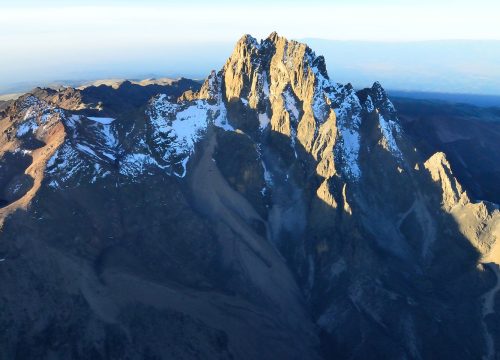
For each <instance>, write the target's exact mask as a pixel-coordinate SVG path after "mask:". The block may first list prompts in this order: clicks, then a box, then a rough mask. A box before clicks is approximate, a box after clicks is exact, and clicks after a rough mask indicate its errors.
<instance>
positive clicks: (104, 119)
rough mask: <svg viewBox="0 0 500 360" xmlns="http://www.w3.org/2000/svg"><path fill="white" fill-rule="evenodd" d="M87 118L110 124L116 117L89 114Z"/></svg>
mask: <svg viewBox="0 0 500 360" xmlns="http://www.w3.org/2000/svg"><path fill="white" fill-rule="evenodd" d="M87 119H89V120H92V121H95V122H98V123H100V124H103V125H109V124H111V123H112V122H113V121H115V119H114V118H109V117H95V116H88V117H87Z"/></svg>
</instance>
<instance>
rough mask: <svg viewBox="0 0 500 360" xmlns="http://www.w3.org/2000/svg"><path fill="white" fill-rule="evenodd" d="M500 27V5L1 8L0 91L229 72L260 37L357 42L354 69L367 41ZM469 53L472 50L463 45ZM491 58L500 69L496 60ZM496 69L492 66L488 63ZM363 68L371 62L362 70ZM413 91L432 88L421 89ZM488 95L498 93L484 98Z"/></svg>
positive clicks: (314, 0) (40, 4)
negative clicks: (228, 64)
mask: <svg viewBox="0 0 500 360" xmlns="http://www.w3.org/2000/svg"><path fill="white" fill-rule="evenodd" d="M498 24H500V1H498V0H475V1H463V0H454V1H452V0H434V1H431V0H421V1H413V0H411V1H403V0H399V1H396V0H377V1H369V0H349V1H348V0H340V1H319V0H310V1H293V0H288V1H284V0H278V1H270V0H267V1H263V0H254V1H228V0H212V1H209V2H208V1H200V0H191V1H169V0H164V1H159V0H143V1H130V0H121V1H118V0H116V1H114V0H108V1H105V0H101V1H96V0H87V1H82V0H72V1H68V0H65V1H63V0H48V1H43V0H37V1H35V0H16V1H14V0H10V1H7V0H0V92H5V91H8V90H10V89H15V88H16V86H18V85H19V84H23V83H32V82H49V81H53V80H74V79H90V78H103V77H104V78H110V77H136V78H137V77H149V76H173V77H177V76H186V77H197V78H202V77H204V76H205V75H206V74H207V73H208V72H209V71H210V70H211V69H217V68H220V67H221V66H222V64H223V63H224V61H225V60H226V58H227V57H228V56H229V54H230V52H231V49H232V47H233V45H234V43H235V42H236V41H237V40H238V39H239V38H240V37H241V36H242V35H243V34H246V33H250V34H252V35H253V36H254V37H256V38H258V39H260V38H265V37H267V36H268V35H269V34H270V33H271V32H272V31H277V32H278V33H279V34H280V35H283V36H286V37H288V38H291V39H298V40H302V39H322V40H332V42H331V43H332V44H334V45H330V47H328V46H326V45H325V43H324V42H323V43H321V44H322V46H323V47H322V48H321V50H322V51H324V52H328V53H331V52H332V51H334V50H335V49H338V48H336V47H335V46H338V44H339V41H341V42H349V43H353V44H359V45H360V47H359V51H357V52H356V54H355V55H356V56H357V59H354V58H352V59H351V58H348V57H347V58H345V57H344V62H345V63H346V66H349V64H355V63H356V62H358V63H359V62H360V61H359V57H360V56H361V57H366V58H367V59H369V58H370V56H372V55H373V54H369V53H363V51H367V50H364V49H366V46H361V45H362V44H364V43H365V42H371V43H380V42H383V43H392V44H397V43H407V42H422V41H437V40H469V41H470V40H499V41H500V26H499V25H498ZM335 44H337V45H335ZM463 44H470V42H469V43H467V42H463ZM491 44H494V43H493V42H492V43H491ZM332 46H333V47H332ZM316 50H317V49H316ZM396 50H397V49H396ZM396 50H394V51H396ZM371 51H374V52H377V51H378V50H377V49H375V50H373V49H372V50H371ZM386 51H387V50H386ZM463 52H464V53H465V52H470V48H467V46H465V47H463ZM333 54H334V55H335V52H334V53H333ZM337 55H338V56H341V54H337ZM351 55H353V54H352V53H351ZM387 55H388V56H389V55H390V53H388V54H387ZM469 55H470V54H469ZM472 55H473V56H472V60H470V61H471V62H470V63H469V64H465V65H464V64H461V66H462V68H463V70H462V73H464V75H467V67H469V68H470V69H472V70H473V72H474V71H476V70H477V67H478V66H477V64H475V63H474V61H473V59H474V55H477V57H478V58H481V57H482V56H483V55H484V51H483V52H479V53H477V54H472ZM423 56H431V57H432V56H433V55H432V53H431V52H428V53H425V54H424V53H423ZM488 56H489V57H488ZM488 56H487V57H488V59H489V58H490V57H491V54H489V55H488ZM494 56H496V55H494ZM376 57H377V56H376ZM389 57H392V56H389ZM469 57H471V56H469ZM326 60H327V64H328V62H329V59H328V57H327V59H326ZM440 60H443V59H442V55H441V59H439V58H437V57H436V62H439V61H440ZM451 60H456V59H451ZM493 60H498V61H497V64H500V59H499V58H496V59H495V58H494V59H493ZM401 61H403V60H401ZM404 61H407V62H408V60H407V59H406V60H404ZM331 62H332V63H334V62H335V61H331ZM493 62H495V61H493ZM336 63H338V61H337V59H336ZM337 65H338V64H337ZM375 65H376V66H372V68H373V70H370V71H373V72H374V74H373V76H374V77H376V75H377V73H376V68H377V66H378V67H379V68H380V67H383V65H384V64H383V63H380V64H375ZM396 65H404V64H396ZM407 65H408V66H410V65H412V64H407ZM391 66H392V65H391ZM498 66H500V65H498ZM386 67H387V64H386ZM402 67H403V68H404V66H402ZM489 67H494V64H489V63H488V64H487V68H489ZM366 68H367V65H366V64H365V65H364V70H363V71H364V72H366ZM398 68H399V69H400V68H401V66H398ZM341 70H342V64H341V65H340V68H338V69H337V73H338V74H339V76H341V77H342V75H343V74H344V75H345V73H343V72H341ZM385 70H387V69H385ZM389 70H390V69H389ZM400 70H401V69H400ZM400 70H398V71H400ZM424 70H425V69H424ZM370 71H369V72H370ZM495 71H496V70H495ZM495 71H494V72H493V73H495ZM403 72H404V71H403ZM476 72H477V71H476ZM498 73H499V74H500V70H499V72H498ZM354 74H356V71H354ZM370 76H371V73H369V74H368V77H370ZM398 76H399V75H398ZM492 76H496V75H495V74H493V75H492ZM476 79H477V77H476ZM358 80H359V79H356V78H354V79H353V80H352V81H353V83H354V84H355V83H356V81H358ZM363 81H364V80H363ZM401 81H403V82H404V79H401ZM492 81H493V82H494V81H495V79H493V80H492ZM359 82H361V80H359ZM490 82H491V81H490ZM412 86H413V85H412ZM419 86H420V88H419ZM415 87H416V88H417V89H415V90H429V89H427V88H426V87H425V86H424V85H419V84H417V85H415ZM446 89H447V88H446V87H444V88H443V90H446ZM438 90H439V89H438ZM458 90H459V91H461V92H467V90H468V89H467V88H463V89H458ZM453 91H455V90H453ZM475 91H477V90H475ZM479 91H481V89H479ZM491 91H496V90H488V91H487V92H491ZM498 93H500V84H499V86H498Z"/></svg>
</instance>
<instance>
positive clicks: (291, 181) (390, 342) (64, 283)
mask: <svg viewBox="0 0 500 360" xmlns="http://www.w3.org/2000/svg"><path fill="white" fill-rule="evenodd" d="M341 55H342V54H338V56H341ZM0 111H1V112H0V118H1V120H0V130H1V131H0V193H1V195H0V222H1V224H2V225H1V226H2V229H1V233H0V282H1V284H2V285H1V290H0V308H1V309H2V310H1V311H0V331H1V332H2V336H1V337H0V355H1V356H0V357H2V358H9V359H33V358H36V359H170V358H176V359H429V358H450V359H453V358H467V359H479V358H485V359H495V358H496V356H497V351H500V332H499V331H498V326H496V325H495V324H496V323H498V321H499V320H500V317H499V315H498V314H497V312H496V308H498V306H496V298H495V295H496V292H497V290H498V289H499V288H500V286H499V285H497V284H500V283H498V282H499V281H500V278H497V276H498V275H499V273H500V272H499V270H498V264H500V247H499V241H500V225H499V224H500V211H499V209H498V205H496V204H495V203H493V202H489V201H486V200H484V201H478V200H477V199H474V198H473V196H471V195H470V194H469V192H468V191H467V189H466V188H464V187H463V185H462V184H461V183H460V179H457V178H456V176H455V175H454V172H453V168H452V165H450V162H449V161H448V159H447V155H446V154H445V153H443V152H436V153H432V154H429V149H430V148H431V147H429V146H427V147H426V149H425V151H422V150H420V149H419V147H418V144H420V143H421V142H420V140H419V139H417V138H416V136H417V135H418V136H425V134H423V135H422V134H421V132H420V133H419V132H418V131H416V130H415V129H416V128H415V125H412V127H411V131H407V130H405V129H406V126H407V124H406V123H404V122H402V121H401V120H400V118H399V115H398V110H397V109H396V108H395V107H394V105H393V103H392V102H391V100H390V99H389V98H388V96H387V94H386V92H385V91H384V89H383V88H382V86H381V84H379V83H378V82H376V83H374V85H373V86H372V87H371V88H367V89H363V90H356V89H354V88H353V87H352V86H351V85H350V84H347V85H343V84H338V83H336V82H334V81H333V80H332V79H331V78H330V77H329V75H328V74H327V72H326V66H325V60H324V58H323V57H321V56H316V54H315V53H314V52H313V51H312V50H311V49H310V48H309V47H308V46H307V45H305V44H302V43H299V42H296V41H289V40H287V39H285V38H283V37H280V36H278V35H277V34H276V33H273V34H271V35H270V36H269V37H268V38H267V39H264V40H262V41H260V42H258V41H257V40H255V39H254V38H252V37H251V36H248V35H246V36H244V37H242V38H241V39H240V40H239V41H238V43H237V44H236V46H235V49H234V52H233V53H232V55H231V56H230V58H229V59H228V60H227V62H226V63H225V65H224V67H223V68H222V69H221V70H220V71H218V72H216V71H213V72H212V73H211V74H210V75H209V76H208V78H207V79H206V80H205V81H204V82H203V83H202V84H201V83H197V82H195V81H190V80H187V79H181V80H178V81H174V82H172V83H169V84H162V85H154V84H153V85H147V86H142V85H138V84H132V83H129V82H126V83H123V84H120V85H119V86H118V87H110V86H105V85H101V86H98V87H96V86H89V87H86V88H80V89H72V88H66V89H62V90H58V91H56V90H51V89H36V90H34V91H33V92H32V93H30V94H26V95H23V96H22V97H20V98H19V99H17V100H16V101H10V102H8V103H4V104H2V107H1V108H0ZM455 155H456V154H455ZM455 155H454V156H455ZM457 156H458V155H457ZM457 158H458V157H457ZM462 167H463V168H464V169H465V168H466V166H465V165H463V166H462ZM464 171H465V170H464ZM468 182H471V180H470V179H468ZM491 189H493V187H491V188H490V190H491ZM490 190H489V191H490ZM476 191H477V192H479V190H478V189H476Z"/></svg>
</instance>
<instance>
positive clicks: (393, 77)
mask: <svg viewBox="0 0 500 360" xmlns="http://www.w3.org/2000/svg"><path fill="white" fill-rule="evenodd" d="M302 41H304V42H306V43H308V44H309V45H310V46H311V47H312V48H314V49H315V50H316V52H317V53H318V54H319V55H324V56H325V57H326V58H327V59H328V64H327V66H328V71H329V73H330V74H331V75H332V76H333V77H335V79H337V81H340V82H343V83H347V82H351V83H352V84H353V86H354V87H355V88H363V87H366V86H369V84H371V83H373V81H375V80H378V81H380V82H381V83H383V84H385V88H386V89H389V90H398V91H413V92H415V91H416V92H422V91H423V92H432V93H453V94H455V93H458V94H477V95H497V96H498V95H500V41H479V40H477V41H476V40H474V41H473V40H455V41H452V40H447V41H421V42H363V41H334V40H321V39H302ZM232 46H233V44H232V43H230V42H223V43H220V42H214V43H211V42H204V43H199V44H197V45H196V46H193V47H189V48H186V47H185V46H180V45H179V46H170V47H169V46H165V47H158V46H155V47H154V48H151V49H149V50H148V49H143V50H142V51H141V53H142V54H143V55H141V59H142V60H137V59H136V60H134V61H132V60H127V57H126V56H121V57H119V58H114V63H109V59H108V60H102V61H99V62H98V63H96V64H80V65H79V66H78V73H75V70H76V68H75V65H74V64H73V63H72V62H69V63H65V62H64V59H61V58H58V59H57V64H58V65H57V66H55V65H53V64H54V63H55V62H54V61H50V56H49V58H48V60H45V61H42V60H39V63H40V64H38V66H41V67H42V69H43V71H36V72H33V71H31V70H30V69H29V68H27V69H26V71H25V72H17V73H13V72H12V71H11V70H10V69H7V68H5V69H0V79H2V81H0V94H6V93H20V92H26V91H29V90H30V89H32V88H34V87H36V86H51V87H54V85H55V84H51V82H52V81H53V80H54V79H62V80H61V81H58V82H56V84H62V85H69V86H73V87H76V86H79V85H80V84H82V83H85V82H88V81H89V79H99V78H103V77H107V76H114V77H120V78H129V79H143V78H151V77H156V78H161V77H165V76H169V77H174V78H176V77H178V76H181V75H182V76H186V77H190V78H199V79H203V78H204V77H205V74H206V73H208V72H209V71H210V70H211V69H213V68H219V67H220V66H222V64H223V62H222V61H221V58H220V54H221V53H229V52H230V51H231V48H232ZM148 54H150V55H148ZM96 56H97V58H98V55H96ZM141 61H142V62H143V63H141ZM41 63H43V65H41ZM97 69H99V70H97ZM142 69H147V71H143V70H142ZM176 74H178V75H176ZM173 75H175V76H173Z"/></svg>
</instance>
